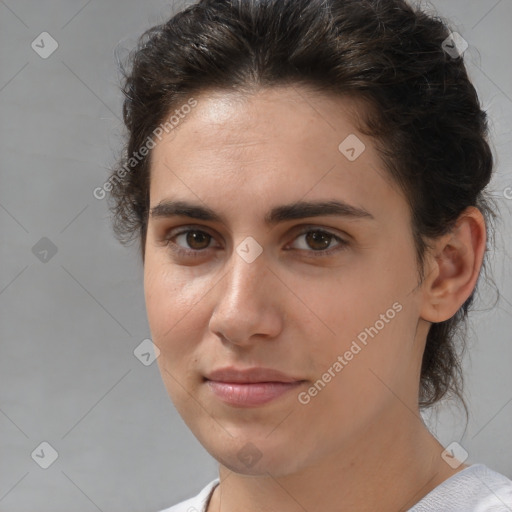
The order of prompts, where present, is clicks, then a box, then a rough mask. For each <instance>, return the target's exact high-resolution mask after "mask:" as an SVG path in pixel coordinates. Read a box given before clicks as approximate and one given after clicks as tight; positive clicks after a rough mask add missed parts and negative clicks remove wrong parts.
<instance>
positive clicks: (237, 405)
mask: <svg viewBox="0 0 512 512" xmlns="http://www.w3.org/2000/svg"><path fill="white" fill-rule="evenodd" d="M196 100H197V105H196V106H195V107H194V108H192V109H186V111H187V112H188V113H187V114H186V115H183V118H182V119H180V124H179V125H178V126H177V128H175V129H174V130H172V131H171V132H170V133H169V134H167V135H165V136H164V137H163V138H162V139H161V140H160V141H159V142H158V143H157V145H156V147H155V148H154V149H153V153H152V164H151V165H152V166H151V187H150V209H151V212H150V216H149V220H148V231H147V240H146V249H145V267H144V285H145V298H146V305H147V313H148V319H149V324H150V329H151V333H152V337H153V342H154V343H155V345H156V346H157V347H158V348H159V349H160V351H161V353H160V356H159V358H158V364H159V368H160V371H161V374H162V378H163V381H164V383H165V386H166V388H167V391H168V393H169V395H170V397H171V399H172V401H173V402H174V404H175V406H176V408H177V410H178V411H179V413H180V415H181V416H182V417H183V419H184V421H185V422H186V423H187V425H188V426H189V428H190V429H191V430H192V432H193V433H194V435H195V436H196V437H197V438H198V440H199V441H200V442H201V443H202V444H203V446H204V447H205V448H206V449H207V450H208V451H209V452H210V453H211V454H212V456H213V457H215V458H216V459H217V460H219V461H220V462H221V463H222V464H223V465H224V466H227V467H228V468H230V469H231V470H233V471H237V472H239V473H245V474H264V473H265V472H266V471H269V472H270V473H271V474H272V475H274V476H278V475H285V474H290V473H292V472H295V471H299V470H300V469H301V468H304V467H307V466H311V465H314V464H316V463H318V462H319V461H321V460H322V459H326V458H328V457H333V456H335V455H336V454H339V453H348V449H349V447H351V446H360V444H358V443H357V440H360V439H362V438H363V436H364V438H365V439H366V442H370V443H371V442H372V440H373V438H372V436H371V432H372V429H374V428H375V426H376V425H378V426H379V428H380V431H381V432H388V433H389V435H393V432H392V430H393V425H395V424H397V423H398V422H400V421H401V420H403V418H404V417H405V416H406V415H411V411H410V410H409V409H412V410H416V408H417V396H418V379H419V369H420V364H421V355H422V351H423V348H424V339H425V336H426V333H427V326H428V325H427V322H425V321H424V320H422V319H421V318H420V309H421V296H420V295H419V293H420V289H418V287H417V284H418V274H417V267H416V257H415V250H414V245H413V238H412V231H411V226H410V214H409V210H408V206H407V203H406V200H405V198H404V197H403V195H402V194H401V193H400V192H399V190H398V188H397V187H395V186H393V184H392V183H391V182H390V180H389V178H388V175H387V173H386V171H385V170H384V166H383V164H382V162H381V160H380V158H379V155H378V153H377V151H376V149H375V147H374V145H373V142H372V140H371V139H370V138H368V137H365V136H363V135H361V134H360V133H359V132H358V131H357V129H356V127H355V125H354V124H353V121H352V119H354V118H353V117H352V115H351V114H354V113H356V110H355V109H356V108H362V105H360V104H358V103H356V102H354V100H351V99H348V98H343V99H340V98H336V99H334V98H329V97H324V96H320V95H317V94H315V93H312V92H308V91H307V90H305V89H303V88H299V87H293V88H292V87H281V88H272V89H266V90H262V91H260V92H259V93H258V94H256V95H253V96H250V97H249V98H246V99H245V100H242V99H241V98H240V97H238V96H235V95H234V94H231V95H230V94H228V93H221V92H218V93H209V94H205V95H204V96H197V97H196ZM189 110H190V112H189ZM183 111H185V109H183ZM347 137H349V138H348V139H347ZM355 137H357V139H356V138H355ZM358 139H359V140H358ZM344 141H345V142H344ZM361 143H363V144H364V146H365V147H364V148H363V146H362V145H361ZM340 144H341V147H340ZM177 201H179V202H180V203H186V205H188V206H190V207H191V208H193V209H194V210H187V209H181V210H179V211H178V212H177V210H176V209H175V208H174V207H173V204H174V203H175V202H177ZM334 202H337V203H339V204H340V205H341V204H346V205H350V207H348V206H347V207H346V208H343V207H341V206H339V205H338V206H339V207H338V208H334V207H333V204H334ZM171 203H173V204H171ZM325 203H331V209H330V210H329V209H327V208H325ZM294 205H295V206H296V207H295V208H293V206H294ZM321 205H324V208H323V209H322V207H321ZM174 206H175V204H174ZM181 206H183V205H181ZM156 207H158V208H157V209H156ZM356 209H357V210H356ZM201 210H203V214H202V215H199V216H198V215H195V214H194V213H193V212H195V213H196V214H197V213H200V212H201ZM205 211H207V212H210V213H213V214H214V216H212V217H210V216H207V215H205V214H204V212H205ZM176 212H177V213H179V215H178V214H176ZM355 212H359V213H358V214H357V215H356V214H355ZM364 212H366V213H364ZM351 213H352V214H351ZM186 230H189V231H188V232H187V231H186ZM166 244H167V245H166ZM225 367H235V368H238V369H248V368H254V367H263V368H267V369H272V370H278V371H280V372H282V373H284V374H286V375H288V376H291V377H292V378H293V379H295V380H298V381H300V382H299V383H298V384H297V383H296V384H294V385H288V386H285V385H282V384H281V385H274V386H273V387H272V386H268V385H266V386H262V385H260V386H259V388H258V386H256V385H254V384H253V385H250V384H239V386H238V388H239V389H240V390H242V389H243V390H248V389H249V388H250V389H252V391H240V392H239V393H240V394H237V392H233V394H231V395H230V390H232V389H233V387H230V386H229V385H224V386H223V385H222V384H217V385H216V388H215V389H217V390H220V389H225V390H227V395H226V396H221V395H220V394H218V393H216V392H215V389H214V387H212V386H210V384H209V383H208V381H207V380H206V377H207V376H208V375H210V374H211V372H213V371H214V370H218V369H220V368H225ZM221 380H224V381H227V380H229V379H226V378H224V379H221ZM257 380H258V379H257ZM259 380H260V381H262V380H265V379H263V378H261V379H259ZM266 380H271V379H266ZM274 380H275V379H274ZM258 389H260V390H261V392H262V393H268V392H269V389H270V391H272V390H274V391H275V390H276V389H278V390H280V391H281V392H282V393H281V394H280V395H279V396H276V397H274V398H273V399H272V400H269V401H266V402H264V403H261V400H260V403H258V397H260V398H261V396H262V395H257V393H258ZM283 391H284V392H283ZM244 393H247V394H246V395H244ZM230 396H231V398H230ZM243 396H246V397H247V396H251V397H252V399H253V401H252V402H251V401H245V402H243V400H244V398H243ZM264 396H265V397H266V398H268V396H267V395H266V394H265V395H264ZM247 400H249V399H247ZM240 401H242V402H243V403H242V402H240ZM298 446H300V450H298V449H297V447H298ZM338 456H339V455H338Z"/></svg>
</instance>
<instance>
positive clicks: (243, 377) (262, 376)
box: [206, 366, 302, 383]
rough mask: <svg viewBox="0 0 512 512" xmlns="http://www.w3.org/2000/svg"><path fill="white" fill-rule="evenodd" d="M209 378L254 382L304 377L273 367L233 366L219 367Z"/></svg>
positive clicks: (286, 380) (297, 380) (222, 380)
mask: <svg viewBox="0 0 512 512" xmlns="http://www.w3.org/2000/svg"><path fill="white" fill-rule="evenodd" d="M206 378H207V379H208V380H215V381H219V382H239V383H243V382H245V383H254V382H299V381H301V380H302V379H297V378H295V377H291V376H290V375H286V374H285V373H283V372H280V371H279V370H273V369H271V368H261V367H255V368H245V369H242V368H235V367H233V366H229V367H225V368H219V369H218V370H214V371H212V372H211V373H209V374H208V375H206Z"/></svg>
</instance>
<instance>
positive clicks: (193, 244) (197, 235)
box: [182, 230, 212, 251]
mask: <svg viewBox="0 0 512 512" xmlns="http://www.w3.org/2000/svg"><path fill="white" fill-rule="evenodd" d="M182 235H186V238H185V239H186V243H187V245H188V247H190V248H191V249H194V250H196V251H200V250H202V249H207V248H208V246H209V245H210V241H211V239H212V237H211V236H210V235H209V234H208V233H205V232H204V231H194V230H189V231H186V232H185V233H182Z"/></svg>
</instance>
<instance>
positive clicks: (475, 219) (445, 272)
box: [420, 206, 487, 323]
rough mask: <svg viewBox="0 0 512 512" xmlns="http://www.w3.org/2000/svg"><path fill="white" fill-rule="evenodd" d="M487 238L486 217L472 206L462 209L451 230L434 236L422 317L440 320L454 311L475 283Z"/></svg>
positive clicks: (427, 264) (425, 283) (424, 291)
mask: <svg viewBox="0 0 512 512" xmlns="http://www.w3.org/2000/svg"><path fill="white" fill-rule="evenodd" d="M486 241H487V234H486V228H485V220H484V217H483V215H482V213H481V212H480V210H478V208H475V207H473V206H470V207H468V208H467V209H466V210H464V212H462V213H461V215H460V216H459V218H458V219H457V223H456V225H455V227H454V229H453V230H452V231H451V232H450V233H448V234H446V235H444V236H442V237H440V238H438V239H437V240H435V242H434V246H433V249H432V250H431V251H429V252H428V258H426V262H425V267H426V268H427V269H428V273H427V274H426V277H425V280H424V282H423V283H422V289H423V293H422V304H421V310H420V316H421V318H423V319H424V320H427V321H429V322H433V323H438V322H444V321H445V320H448V319H449V318H451V317H452V316H453V315H455V313H456V312H457V311H458V310H459V308H460V307H461V306H462V305H463V304H464V302H465V301H466V300H467V298H468V297H469V296H470V295H471V293H472V292H473V290H474V288H475V286H476V282H477V280H478V276H479V274H480V269H481V266H482V261H483V257H484V253H485V246H486Z"/></svg>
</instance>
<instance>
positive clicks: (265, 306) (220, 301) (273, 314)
mask: <svg viewBox="0 0 512 512" xmlns="http://www.w3.org/2000/svg"><path fill="white" fill-rule="evenodd" d="M248 243H249V251H247V247H246V246H245V245H244V243H243V242H242V243H241V244H240V245H239V246H238V247H236V250H235V251H233V253H232V254H231V257H230V261H229V263H228V267H227V275H225V277H224V279H222V285H221V286H220V288H219V290H218V292H217V294H216V297H215V306H214V309H213V312H212V316H211V319H210V329H211V330H212V331H213V332H214V333H216V334H217V335H222V337H223V338H225V339H228V340H229V341H231V342H232V343H236V344H245V343H251V339H252V337H253V335H260V336H266V337H274V336H276V335H277V334H278V332H279V330H280V329H281V328H282V322H281V319H280V315H279V311H278V310H277V308H276V307H275V300H276V298H275V291H274V290H272V289H271V286H270V284H271V283H270V282H269V281H268V280H269V278H270V276H269V273H270V272H269V270H268V268H267V263H268V262H267V259H266V258H265V256H264V254H263V253H260V254H258V255H257V256H256V257H254V256H255V253H254V252H251V251H254V249H255V246H254V245H253V246H251V245H250V244H251V243H252V242H251V241H248ZM248 254H251V257H250V258H249V257H247V255H248ZM253 258H254V259H253Z"/></svg>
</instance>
